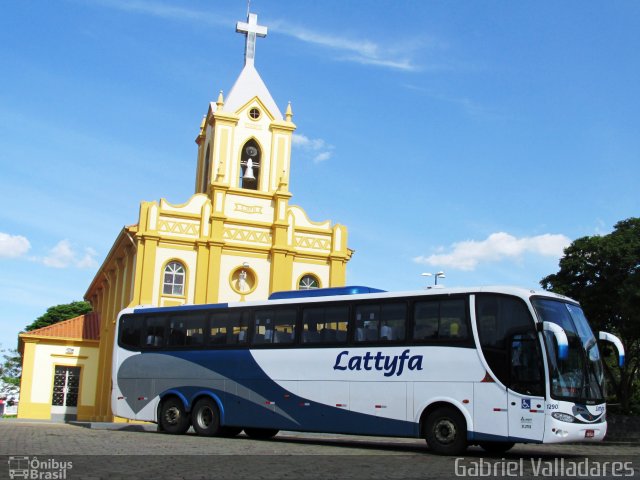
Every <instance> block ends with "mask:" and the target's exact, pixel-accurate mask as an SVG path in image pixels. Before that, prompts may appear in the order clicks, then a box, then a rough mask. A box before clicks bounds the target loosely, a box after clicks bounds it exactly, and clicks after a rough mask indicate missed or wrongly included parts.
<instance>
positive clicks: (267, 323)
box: [252, 308, 298, 344]
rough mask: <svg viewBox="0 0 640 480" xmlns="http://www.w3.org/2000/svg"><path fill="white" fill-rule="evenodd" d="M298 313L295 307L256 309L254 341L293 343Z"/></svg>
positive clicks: (254, 342)
mask: <svg viewBox="0 0 640 480" xmlns="http://www.w3.org/2000/svg"><path fill="white" fill-rule="evenodd" d="M297 314H298V312H297V310H296V309H295V308H274V309H270V310H258V311H256V314H255V327H254V332H253V341H252V343H253V344H264V343H279V344H289V343H293V341H294V340H295V328H296V317H297Z"/></svg>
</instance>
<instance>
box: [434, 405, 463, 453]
mask: <svg viewBox="0 0 640 480" xmlns="http://www.w3.org/2000/svg"><path fill="white" fill-rule="evenodd" d="M466 425H467V422H466V421H465V419H464V417H463V416H462V414H461V413H460V412H459V411H458V410H456V409H454V408H452V407H440V408H437V409H436V410H434V411H433V412H431V413H430V414H429V416H428V417H427V420H426V422H425V430H424V434H425V437H426V439H427V444H428V445H429V448H430V449H431V450H432V451H433V452H435V453H437V454H440V455H458V454H460V453H462V452H464V451H465V450H466V448H467V426H466Z"/></svg>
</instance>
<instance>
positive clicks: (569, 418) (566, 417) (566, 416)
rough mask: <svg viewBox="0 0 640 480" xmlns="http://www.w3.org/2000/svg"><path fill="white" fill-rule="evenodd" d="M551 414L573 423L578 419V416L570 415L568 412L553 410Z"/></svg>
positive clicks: (557, 418) (558, 418) (562, 420)
mask: <svg viewBox="0 0 640 480" xmlns="http://www.w3.org/2000/svg"><path fill="white" fill-rule="evenodd" d="M551 416H552V417H553V418H555V419H556V420H560V421H561V422H567V423H573V422H575V421H576V417H574V416H573V415H569V414H568V413H560V412H553V413H552V414H551Z"/></svg>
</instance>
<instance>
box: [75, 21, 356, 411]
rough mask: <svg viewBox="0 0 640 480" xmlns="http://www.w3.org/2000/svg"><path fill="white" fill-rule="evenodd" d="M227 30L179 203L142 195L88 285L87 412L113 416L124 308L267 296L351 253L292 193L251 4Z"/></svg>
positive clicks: (310, 284)
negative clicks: (225, 88)
mask: <svg viewBox="0 0 640 480" xmlns="http://www.w3.org/2000/svg"><path fill="white" fill-rule="evenodd" d="M236 30H237V31H238V32H240V33H243V34H245V35H246V36H247V40H246V49H245V64H244V68H243V69H242V71H241V73H240V75H239V77H238V79H237V80H236V82H235V84H234V86H233V88H232V89H231V90H230V92H229V94H228V95H227V96H226V98H225V96H224V95H223V93H222V92H220V94H219V95H218V98H217V101H215V102H212V103H211V104H210V105H209V106H208V111H207V114H206V116H205V117H204V119H203V121H202V123H201V125H200V129H199V132H198V135H197V138H196V143H197V146H198V147H197V148H198V152H197V167H196V175H195V189H194V194H193V196H192V197H191V198H189V199H188V200H187V201H186V202H185V203H182V204H179V205H175V204H171V203H169V202H168V201H166V200H164V199H161V200H160V201H159V202H142V204H141V206H140V216H139V219H138V222H137V223H136V224H134V225H130V226H127V227H125V228H123V229H122V231H121V232H120V234H119V235H118V237H117V239H116V240H115V242H114V244H113V247H112V248H111V250H110V251H109V253H108V255H107V257H106V259H105V261H104V262H103V264H102V266H101V267H100V269H99V270H98V272H97V274H96V276H95V277H94V279H93V281H92V283H91V285H90V286H89V288H88V290H87V292H86V294H85V299H86V300H87V301H89V302H91V304H92V305H93V308H94V311H96V312H98V313H99V315H100V319H101V325H100V348H99V356H100V358H99V364H98V379H97V382H96V401H95V409H94V411H93V412H90V413H87V414H86V417H85V418H84V419H87V420H94V421H109V420H111V419H112V415H111V411H110V384H111V352H112V350H113V342H114V329H115V321H116V318H117V315H118V312H119V311H120V310H121V309H122V308H124V307H126V306H135V305H157V306H174V305H181V304H188V303H191V304H202V303H216V302H237V301H251V300H264V299H266V298H267V297H268V296H269V294H270V293H271V292H274V291H281V290H294V289H306V288H319V287H334V286H342V285H344V284H345V280H346V265H347V262H348V261H349V259H350V258H351V255H352V254H353V251H352V250H350V249H349V248H348V247H347V229H346V227H344V226H342V225H334V224H332V223H331V222H330V221H328V220H327V221H323V222H314V221H311V220H310V219H309V218H308V216H307V214H306V213H305V211H304V210H303V209H302V208H301V207H299V206H294V205H291V204H290V200H291V197H292V194H291V192H290V190H289V179H290V166H291V146H292V135H293V132H294V131H295V129H296V126H295V124H294V123H293V121H292V118H293V113H292V109H291V105H290V104H289V105H288V106H287V108H286V110H285V113H284V115H283V114H282V113H281V111H280V109H279V108H278V106H277V104H276V102H275V101H274V100H273V98H272V97H271V94H270V93H269V90H268V89H267V87H266V85H265V84H264V82H263V81H262V79H261V77H260V75H259V74H258V71H257V70H256V68H255V65H254V56H255V42H256V37H260V36H265V35H266V33H267V29H266V28H265V27H262V26H260V25H258V24H257V16H256V15H255V14H249V15H248V18H247V22H238V24H237V28H236ZM79 419H83V418H80V417H79Z"/></svg>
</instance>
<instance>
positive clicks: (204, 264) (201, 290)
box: [194, 240, 209, 303]
mask: <svg viewBox="0 0 640 480" xmlns="http://www.w3.org/2000/svg"><path fill="white" fill-rule="evenodd" d="M196 250H197V252H198V257H197V263H196V285H195V294H194V302H195V303H206V302H207V291H208V290H209V286H208V283H209V276H208V275H207V273H208V270H209V247H208V245H207V242H206V241H205V240H198V241H197V243H196Z"/></svg>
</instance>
